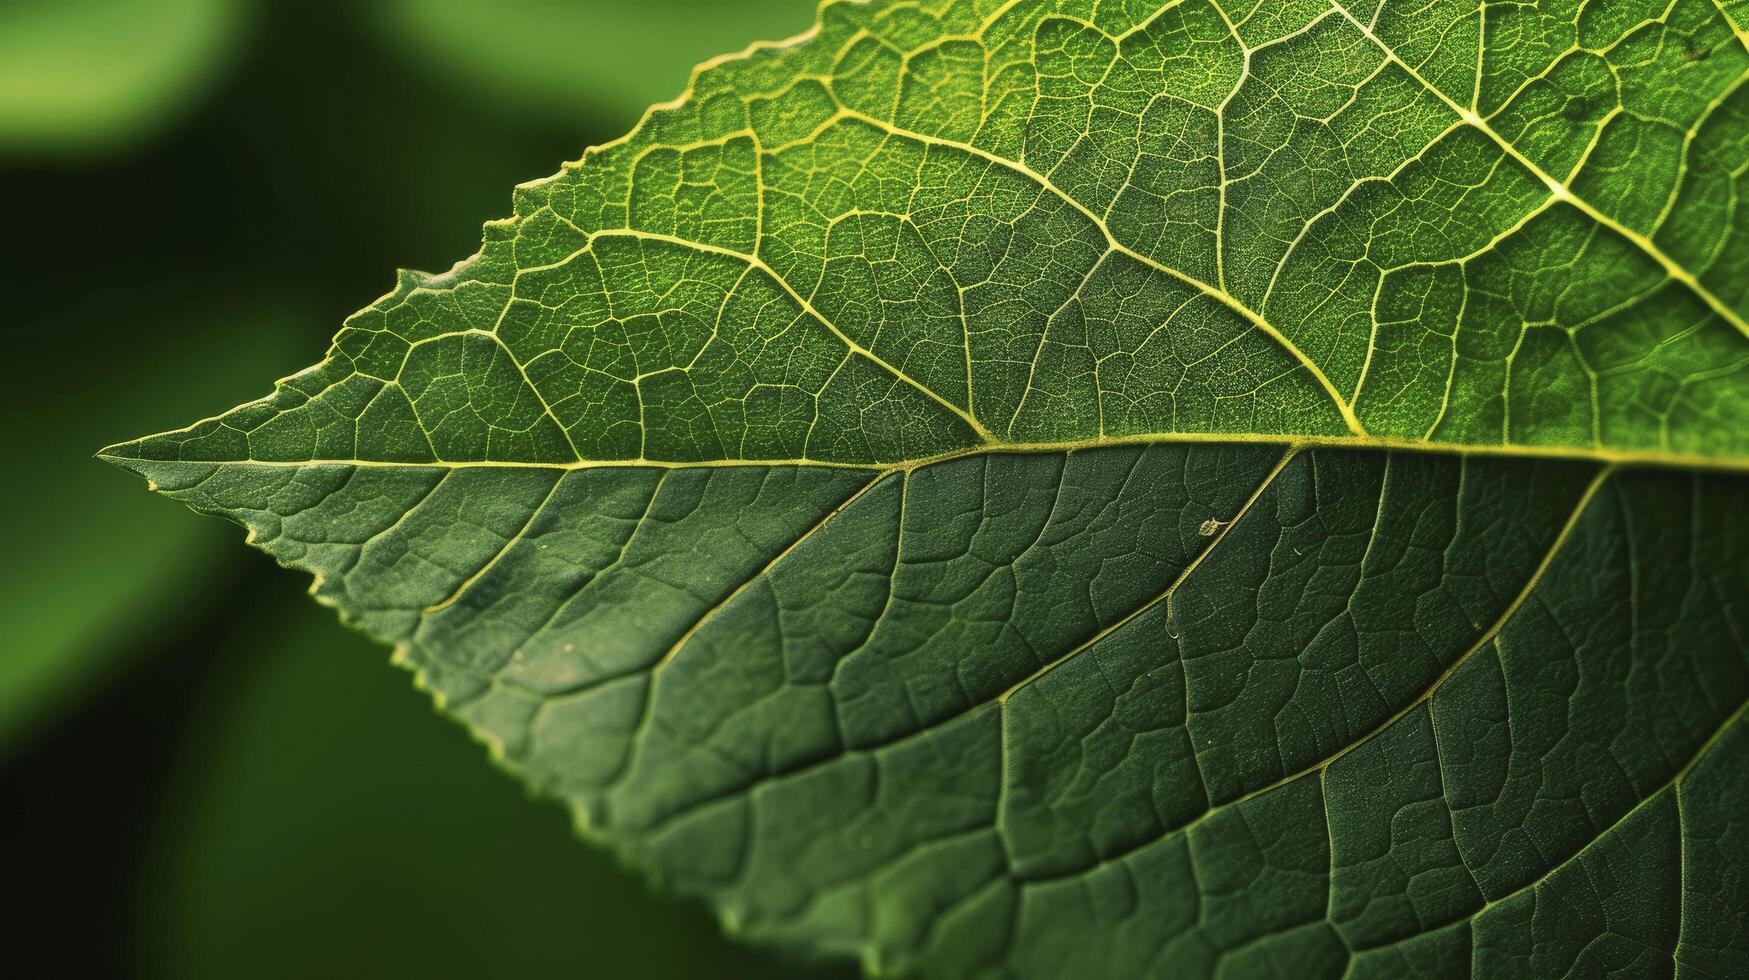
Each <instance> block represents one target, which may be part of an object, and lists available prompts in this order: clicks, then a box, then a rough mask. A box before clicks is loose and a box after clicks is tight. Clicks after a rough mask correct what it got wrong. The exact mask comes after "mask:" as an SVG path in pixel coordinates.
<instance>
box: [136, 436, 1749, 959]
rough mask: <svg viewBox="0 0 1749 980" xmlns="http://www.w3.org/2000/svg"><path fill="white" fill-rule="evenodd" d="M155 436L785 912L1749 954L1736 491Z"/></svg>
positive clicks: (1722, 482) (571, 800) (736, 895)
mask: <svg viewBox="0 0 1749 980" xmlns="http://www.w3.org/2000/svg"><path fill="white" fill-rule="evenodd" d="M125 465H128V466H129V467H131V468H133V469H135V470H137V471H139V472H141V473H142V474H143V475H145V476H147V477H148V478H150V479H151V480H153V481H154V482H155V483H156V484H157V485H158V487H159V488H160V489H161V490H163V491H165V492H167V493H169V494H170V495H172V496H174V497H177V498H178V499H181V500H183V501H185V502H187V503H189V504H190V505H192V506H194V507H196V508H197V509H200V510H204V511H211V512H216V513H220V514H223V515H225V516H227V517H230V518H232V519H234V520H237V521H239V522H241V523H243V524H245V525H247V526H248V527H249V528H250V530H251V532H252V534H253V535H254V537H255V543H256V544H257V545H259V546H260V547H263V548H265V549H266V550H268V551H269V552H271V553H272V554H274V555H275V556H276V557H277V558H278V559H279V560H280V561H282V562H284V563H286V564H288V565H290V566H293V567H296V568H301V569H304V570H307V571H310V572H312V573H315V574H316V576H317V577H318V586H317V595H318V596H319V597H320V598H322V599H323V600H324V601H328V602H331V603H333V604H336V605H338V606H339V608H340V610H341V612H342V613H343V614H344V615H345V616H346V617H347V618H348V619H350V620H351V621H353V622H354V623H356V624H358V625H360V626H362V627H363V628H365V629H367V630H369V631H370V632H372V633H374V634H376V635H378V636H379V637H381V638H382V639H384V640H386V641H389V642H393V643H395V644H396V645H397V649H398V651H399V656H400V658H401V659H402V660H404V661H405V662H406V663H407V664H408V665H410V666H411V667H413V668H414V669H416V670H417V671H418V672H419V673H420V675H421V678H422V682H423V684H424V685H426V686H427V687H428V688H430V689H431V690H432V691H433V692H434V693H435V694H436V695H437V696H438V698H439V699H440V701H441V702H442V703H443V704H444V705H445V706H446V708H447V710H449V711H450V712H451V713H453V714H454V715H456V716H457V717H459V718H461V719H463V720H465V721H466V722H467V723H468V724H469V726H470V727H472V728H473V729H474V730H475V731H476V733H477V734H479V735H480V736H481V737H482V738H484V739H486V740H487V741H488V742H489V744H490V745H491V746H492V747H493V750H494V752H495V753H496V754H497V755H498V756H499V757H500V758H501V760H502V762H503V763H504V764H505V765H506V766H508V767H509V768H511V769H513V770H515V771H517V772H519V773H521V774H522V775H524V776H525V777H526V778H527V779H528V780H529V781H530V782H531V783H532V784H533V785H534V786H536V787H537V788H538V789H539V790H540V791H541V792H543V793H545V794H547V795H550V796H553V797H556V798H559V799H561V800H563V801H564V802H565V803H567V804H568V805H569V806H570V807H571V808H572V809H573V811H574V812H575V813H576V815H577V818H578V820H579V822H580V824H582V825H583V826H584V827H585V829H586V832H587V833H589V834H590V835H592V836H595V837H598V838H600V839H602V840H605V841H607V842H609V843H610V844H611V845H612V846H614V847H615V848H617V849H619V850H620V851H621V852H622V853H624V854H626V855H628V856H629V857H631V858H632V859H633V860H634V861H635V862H636V863H638V864H639V865H641V866H644V867H648V868H651V869H653V870H654V871H655V872H656V873H657V874H658V875H659V876H660V877H661V878H662V879H663V880H664V881H666V882H667V883H669V884H672V885H674V886H677V887H680V888H682V889H685V890H687V891H690V892H697V893H703V894H706V895H709V896H710V897H711V898H712V899H713V901H715V902H716V903H717V904H718V906H719V907H720V908H721V909H722V910H723V911H724V914H725V916H726V918H727V919H728V920H729V922H730V923H731V924H732V925H733V926H734V927H735V928H736V929H738V930H740V931H742V932H744V933H746V934H748V935H750V936H753V937H756V938H759V939H766V940H782V941H791V942H799V943H805V944H808V945H810V946H813V947H815V948H822V949H828V950H841V951H850V952H857V953H860V954H861V955H863V956H864V957H865V958H866V959H867V960H868V961H869V962H870V963H872V964H873V965H875V966H877V967H879V968H881V969H883V970H893V971H899V972H907V971H920V972H925V973H931V974H939V975H943V976H967V975H980V974H985V973H988V974H991V975H998V974H1001V975H1022V976H1039V977H1052V976H1137V975H1165V976H1204V975H1223V976H1255V975H1281V976H1295V977H1302V976H1332V977H1334V976H1339V975H1342V974H1343V973H1344V971H1345V970H1346V971H1351V973H1352V975H1354V976H1360V977H1398V976H1403V975H1423V974H1425V975H1430V976H1447V975H1450V976H1460V975H1467V974H1469V973H1471V972H1472V971H1474V972H1476V973H1480V974H1483V975H1489V976H1552V975H1563V974H1571V975H1577V976H1601V975H1614V974H1621V975H1650V974H1656V973H1667V972H1669V970H1670V967H1671V964H1672V962H1673V958H1674V962H1675V963H1676V964H1678V967H1679V970H1680V971H1681V972H1687V971H1692V973H1693V975H1696V976H1706V975H1733V974H1740V973H1742V972H1744V971H1745V970H1749V919H1746V917H1749V912H1746V911H1745V910H1746V909H1749V885H1746V884H1745V882H1744V879H1743V878H1742V875H1741V871H1740V869H1741V867H1742V862H1743V859H1744V856H1745V855H1746V854H1749V823H1746V822H1745V821H1744V820H1743V819H1742V816H1741V814H1742V813H1743V812H1745V810H1746V809H1749V796H1746V789H1745V785H1744V781H1743V780H1742V778H1741V774H1742V773H1743V772H1744V771H1745V769H1744V767H1745V765H1749V726H1744V725H1743V724H1742V723H1741V718H1742V713H1743V706H1744V704H1745V700H1746V698H1749V647H1746V646H1745V642H1744V638H1745V637H1749V562H1746V561H1745V559H1744V556H1745V555H1749V523H1746V521H1745V515H1749V485H1746V484H1745V483H1744V481H1743V480H1742V479H1741V478H1739V477H1735V476H1729V475H1710V474H1705V473H1678V472H1669V471H1648V470H1635V469H1625V470H1623V469H1610V468H1607V467H1602V466H1601V465H1600V464H1596V463H1585V462H1576V461H1550V460H1530V459H1512V458H1505V457H1483V456H1455V455H1438V454H1426V453H1389V452H1384V451H1377V450H1366V451H1361V450H1337V449H1301V450H1297V451H1296V450H1291V449H1288V448H1286V447H1281V446H1274V445H1269V444H1262V443H1235V444H1202V443H1173V442H1158V443H1154V444H1149V445H1132V446H1113V447H1105V448H1098V449H1086V450H1078V451H1073V452H1030V453H1023V452H984V453H973V454H969V455H965V456H961V457H957V458H951V459H946V460H942V461H939V462H934V463H929V464H926V465H920V466H915V467H908V468H900V469H897V470H891V471H873V470H866V471H865V470H859V469H853V468H833V467H814V466H794V465H771V466H766V465H737V466H711V467H688V466H642V465H628V466H614V467H585V468H567V467H538V466H522V467H518V466H494V465H479V466H454V465H452V466H424V467H420V466H368V465H341V464H308V465H286V466H276V465H270V464H262V463H217V464H215V463H187V462H143V461H129V462H127V463H126V464H125Z"/></svg>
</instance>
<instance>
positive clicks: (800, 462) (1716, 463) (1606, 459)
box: [98, 432, 1749, 473]
mask: <svg viewBox="0 0 1749 980" xmlns="http://www.w3.org/2000/svg"><path fill="white" fill-rule="evenodd" d="M155 438H160V437H159V436H148V437H146V439H147V440H150V439H155ZM1178 443H1182V444H1222V443H1225V444H1231V445H1257V444H1265V445H1273V446H1281V447H1283V448H1284V449H1287V448H1291V449H1301V450H1304V449H1351V450H1378V451H1390V452H1407V453H1420V454H1428V455H1444V456H1475V457H1483V458H1487V457H1501V458H1508V459H1548V460H1570V461H1578V462H1595V463H1605V464H1613V465H1616V466H1623V467H1662V468H1667V469H1684V470H1703V471H1715V472H1726V473H1749V456H1738V455H1727V456H1707V455H1702V454H1699V453H1680V452H1669V451H1662V450H1634V449H1619V450H1618V449H1602V448H1586V447H1579V446H1531V445H1487V444H1473V443H1441V442H1428V441H1424V440H1419V439H1395V438H1390V437H1384V436H1349V435H1327V436H1304V435H1294V434H1289V433H1220V432H1161V433H1143V434H1136V435H1129V436H1102V437H1099V438H1094V439H1078V440H1064V441H1060V442H999V441H993V442H990V443H986V444H978V445H972V446H968V447H963V448H958V449H953V450H948V451H945V452H941V453H936V454H934V455H931V456H920V457H917V458H915V459H908V460H898V461H891V462H869V463H857V462H844V461H838V460H829V459H797V458H779V457H771V458H762V459H702V460H669V459H595V460H578V461H571V460H554V461H520V460H423V461H416V460H387V459H346V458H321V459H301V460H258V459H145V458H141V457H137V456H127V455H124V454H123V453H121V452H117V451H113V450H121V449H124V448H125V447H122V446H117V447H112V449H111V450H105V451H104V452H103V453H100V454H99V457H98V458H100V459H103V460H106V461H108V462H112V463H119V464H123V465H126V464H129V463H139V464H147V465H159V466H164V465H173V466H258V467H291V468H296V467H304V466H359V467H383V468H390V469H543V470H586V469H611V468H667V469H713V468H718V467H747V466H753V467H777V466H791V467H809V468H819V469H847V470H863V471H868V472H873V473H891V472H901V471H905V470H913V469H918V468H920V467H924V466H931V465H934V464H936V463H945V462H949V461H951V460H955V459H963V458H965V457H968V456H981V455H994V454H1028V453H1067V452H1081V451H1086V450H1091V449H1103V448H1109V447H1123V446H1150V445H1161V444H1178Z"/></svg>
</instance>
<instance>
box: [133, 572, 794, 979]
mask: <svg viewBox="0 0 1749 980" xmlns="http://www.w3.org/2000/svg"><path fill="white" fill-rule="evenodd" d="M291 598H292V597H289V596H288V597H286V600H289V599H291ZM254 605H255V608H251V609H248V610H240V611H238V617H237V618H238V622H239V623H242V622H248V623H250V624H252V625H251V627H250V630H249V635H248V636H246V637H245V636H240V635H235V634H233V635H231V636H230V637H228V638H226V637H222V636H221V637H218V638H215V641H216V642H220V643H221V644H222V645H224V646H225V647H226V649H225V653H224V658H223V659H225V660H226V661H228V663H227V664H226V666H225V667H224V668H222V672H221V674H220V675H219V676H217V677H215V678H214V681H213V683H212V684H211V686H210V688H209V689H208V690H207V691H206V693H205V694H204V695H203V697H202V701H201V703H200V704H199V706H198V707H197V709H196V711H195V713H194V714H193V716H192V717H191V718H190V719H189V722H188V726H187V733H186V738H187V744H186V746H185V748H184V751H183V752H182V753H181V763H180V765H179V766H178V768H177V770H176V771H175V772H174V773H172V776H171V783H170V790H169V792H168V794H167V796H166V805H165V808H164V809H163V811H161V812H160V813H159V814H157V815H156V818H155V821H154V823H155V825H156V826H157V827H158V828H159V831H158V833H157V834H156V837H155V839H154V841H153V843H152V845H151V847H150V849H149V852H148V854H147V860H146V863H145V866H144V867H145V870H144V877H143V879H142V880H141V882H140V886H141V887H140V889H139V898H140V902H141V909H140V920H139V921H140V925H141V933H140V935H141V939H142V955H143V957H144V959H145V964H146V971H145V972H146V973H147V974H148V975H154V976H163V977H174V978H177V980H206V978H213V980H220V978H223V980H229V978H234V977H252V978H272V977H287V978H306V977H318V976H334V975H336V974H342V975H346V976H360V977H402V976H418V977H428V978H447V977H493V976H506V977H509V976H515V977H549V976H580V975H589V976H600V977H648V978H667V977H673V978H682V977H705V976H709V977H721V978H725V980H726V978H735V977H748V978H754V977H758V978H765V977H775V976H784V975H789V974H791V973H793V974H794V975H796V976H804V975H812V971H808V970H804V969H802V968H800V967H799V966H798V967H796V968H794V969H793V970H792V969H791V967H790V965H789V964H787V963H783V962H774V961H772V960H770V959H768V958H767V957H765V956H763V955H760V954H759V953H757V952H752V951H748V950H746V949H744V948H742V947H739V946H736V945H733V944H730V943H729V942H728V941H727V940H725V939H724V938H723V937H722V936H721V935H720V933H719V931H718V929H717V927H716V925H715V923H713V922H712V921H711V919H710V917H709V916H708V915H707V914H706V913H705V911H704V910H703V909H702V908H698V907H695V906H681V905H675V904H673V903H671V902H668V901H664V900H662V899H660V898H658V897H656V896H654V895H652V894H650V892H649V890H648V888H647V887H645V886H644V885H643V884H642V883H641V882H640V881H638V880H637V879H636V877H634V876H633V875H632V874H631V873H630V872H628V871H625V870H623V869H620V868H618V867H616V866H614V864H613V862H612V861H611V860H610V859H609V858H608V857H607V856H606V855H603V854H601V853H599V852H591V851H588V850H586V849H583V848H579V847H577V846H576V845H575V844H574V842H573V841H572V840H571V832H570V828H569V827H568V826H567V821H566V819H565V815H564V814H563V812H562V811H560V810H559V809H557V808H554V807H548V806H531V805H529V803H528V802H527V800H526V798H525V797H524V795H523V794H522V793H521V792H519V791H518V790H517V788H516V786H515V785H514V784H513V783H511V782H509V781H507V780H505V779H502V778H501V777H499V776H498V775H497V774H495V773H493V772H492V771H491V770H490V768H489V767H486V766H483V765H481V764H480V753H479V749H478V747H477V746H475V745H473V744H472V743H470V742H469V741H468V738H467V736H466V734H465V733H463V732H462V731H461V730H460V729H458V728H456V727H455V726H454V725H452V724H449V723H447V722H445V721H444V720H443V719H441V718H439V717H438V716H437V715H436V714H434V713H433V712H432V711H431V710H430V709H429V707H427V706H426V705H424V704H422V703H420V702H419V701H418V700H416V699H413V698H409V697H407V696H406V678H405V675H404V674H402V673H401V672H400V671H398V670H395V669H393V668H392V667H390V666H389V664H387V663H386V662H385V658H384V657H383V655H382V651H381V648H380V647H376V646H374V645H373V644H371V643H370V642H369V641H367V640H365V639H364V638H363V637H360V636H357V635H355V634H347V633H342V632H337V631H335V630H334V629H333V627H332V622H331V620H330V619H329V617H327V616H325V615H323V614H322V613H321V612H320V611H319V610H316V609H314V608H313V607H309V606H307V605H305V604H302V603H297V604H295V605H294V604H292V603H290V602H288V601H285V600H278V601H276V600H273V599H262V600H260V601H258V602H256V603H255V604H254ZM262 638H267V639H268V642H266V643H265V644H264V643H262V642H261V639H262ZM311 937H320V941H318V942H312V941H311ZM582 951H587V952H586V953H583V952H582ZM580 955H585V956H586V958H587V961H588V967H587V970H584V971H581V972H580V971H579V968H578V962H579V956H580Z"/></svg>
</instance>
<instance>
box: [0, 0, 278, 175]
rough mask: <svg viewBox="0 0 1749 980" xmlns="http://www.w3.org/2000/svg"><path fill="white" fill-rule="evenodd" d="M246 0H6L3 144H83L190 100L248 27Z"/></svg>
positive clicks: (117, 139)
mask: <svg viewBox="0 0 1749 980" xmlns="http://www.w3.org/2000/svg"><path fill="white" fill-rule="evenodd" d="M245 15H246V8H245V4H244V3H242V2H241V0H8V2H6V3H3V4H0V152H26V153H45V152H46V153H55V154H62V153H77V152H89V151H94V150H100V149H104V148H109V147H114V146H116V145H119V144H122V143H126V142H128V141H129V140H131V139H135V138H138V137H140V136H143V135H146V134H148V133H150V132H151V131H152V130H154V129H155V128H156V127H159V126H161V125H163V124H164V122H165V121H166V120H168V119H170V118H172V117H173V116H175V115H176V114H177V113H178V112H179V111H180V110H182V109H184V108H186V107H187V106H188V105H189V104H190V103H191V102H192V101H193V100H194V99H195V98H196V97H197V96H198V95H199V94H200V92H201V90H202V87H203V86H204V85H206V84H207V82H208V81H209V80H210V79H211V78H212V77H213V75H214V74H215V73H216V71H217V70H218V69H219V68H221V67H222V66H223V64H224V62H225V60H226V57H227V55H228V54H229V53H230V51H231V49H232V47H233V46H234V44H235V43H236V41H237V39H238V38H239V36H240V35H241V33H242V26H243V21H244V19H245Z"/></svg>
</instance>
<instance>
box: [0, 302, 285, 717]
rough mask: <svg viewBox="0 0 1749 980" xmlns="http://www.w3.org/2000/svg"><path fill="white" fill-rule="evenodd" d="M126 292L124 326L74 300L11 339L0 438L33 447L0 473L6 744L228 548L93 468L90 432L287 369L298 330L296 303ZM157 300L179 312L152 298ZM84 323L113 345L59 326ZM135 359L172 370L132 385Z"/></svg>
mask: <svg viewBox="0 0 1749 980" xmlns="http://www.w3.org/2000/svg"><path fill="white" fill-rule="evenodd" d="M132 303H137V304H138V305H137V306H135V305H132ZM132 303H130V304H128V305H127V306H126V309H127V312H126V314H125V315H126V324H127V327H128V329H127V330H125V331H123V330H119V329H116V328H117V326H118V322H119V321H118V319H117V318H118V314H117V312H116V310H117V309H118V308H119V307H118V306H115V305H109V304H80V305H77V306H76V307H75V309H76V311H77V312H76V313H74V314H70V315H68V316H64V317H57V318H53V319H47V320H43V321H41V322H39V323H37V324H36V336H39V337H41V338H43V339H42V340H41V341H40V342H38V343H35V344H16V345H14V347H13V350H12V352H11V355H12V358H13V359H12V361H11V364H10V367H11V368H12V369H13V370H14V371H15V372H16V374H15V376H14V378H15V380H14V381H13V382H12V384H11V385H10V387H9V388H8V389H7V391H5V392H4V393H3V394H0V409H3V411H0V445H4V446H5V447H6V451H7V452H8V453H9V454H14V455H15V456H16V457H17V458H19V459H28V460H30V461H31V469H32V473H33V478H32V479H31V480H29V481H23V480H5V481H0V507H4V508H5V510H6V512H7V513H8V514H9V515H11V517H10V518H9V519H8V520H6V521H4V522H0V555H6V556H8V559H9V560H8V561H7V562H6V567H5V570H4V571H3V572H0V576H3V578H4V583H5V584H4V587H0V651H4V655H0V745H4V746H8V747H11V746H15V745H17V744H18V743H19V739H18V735H19V733H20V731H21V729H23V728H25V727H27V726H30V725H31V724H32V723H33V722H34V721H38V720H42V719H46V718H48V717H50V716H52V715H53V714H54V713H55V712H57V711H58V710H60V709H61V707H63V706H64V705H65V704H66V703H67V702H68V701H69V699H71V698H74V697H76V696H77V695H78V693H79V692H80V690H81V688H82V687H83V686H84V685H85V684H87V683H88V682H91V681H94V680H96V679H97V678H99V677H100V676H102V675H103V674H104V672H105V671H106V669H108V668H109V667H111V666H113V665H114V664H115V662H116V659H117V658H118V657H122V656H125V655H127V654H128V653H130V652H132V651H133V650H134V649H135V648H136V646H137V645H138V642H139V640H140V638H141V636H142V634H144V633H148V632H150V631H151V630H152V629H153V628H154V626H155V625H156V624H158V623H159V622H161V621H163V620H164V619H165V618H167V617H169V616H173V615H176V614H178V613H179V612H181V611H184V610H187V609H189V608H191V607H193V606H198V604H199V602H200V596H199V595H192V596H191V595H188V594H187V583H188V582H189V581H198V580H199V579H200V578H201V576H202V574H203V571H204V570H205V569H208V568H211V567H213V566H214V565H215V564H218V563H221V562H223V561H224V558H223V553H222V550H221V546H222V545H223V544H224V543H225V539H226V536H225V535H223V534H214V533H211V532H210V531H209V530H208V529H205V528H193V527H189V526H187V522H182V521H171V520H166V519H165V515H163V514H161V513H159V512H158V511H157V510H156V509H155V508H151V507H142V506H139V505H138V504H136V503H135V502H133V501H130V500H129V499H128V496H129V495H127V494H120V493H117V492H115V491H116V487H115V486H114V485H112V484H111V483H110V481H109V480H93V479H92V475H93V473H94V472H96V470H94V468H93V467H94V465H95V464H93V462H92V460H91V454H90V453H89V452H88V451H87V448H86V444H87V442H88V441H89V440H91V439H97V438H101V435H100V434H101V433H103V432H105V431H112V430H113V429H114V427H115V426H116V425H119V424H123V423H124V421H125V420H129V419H132V418H136V417H139V416H141V415H146V416H151V417H155V418H163V419H166V420H168V419H173V418H176V417H177V416H178V415H181V414H185V413H187V412H193V411H199V410H200V407H201V406H203V405H209V404H211V399H213V398H215V397H226V396H240V395H242V394H243V393H245V392H247V391H248V390H249V387H250V385H249V383H248V380H247V379H248V378H249V377H250V376H251V375H254V374H257V373H258V372H261V371H273V372H280V371H283V370H284V369H285V366H286V365H287V363H288V361H287V358H288V356H289V355H290V352H291V351H292V350H294V349H295V347H296V344H297V342H298V341H299V340H300V339H301V338H302V337H303V336H304V333H303V332H302V331H300V330H299V329H298V323H299V321H298V320H297V319H296V318H295V317H294V316H292V315H289V314H283V313H279V312H276V311H274V310H272V309H271V308H269V309H238V308H237V307H236V306H235V305H232V304H218V305H216V306H214V305H211V304H208V305H203V304H200V303H193V302H187V301H186V300H184V301H180V302H178V301H172V300H168V299H162V298H151V297H150V294H149V293H147V294H135V295H134V296H133V297H132ZM164 305H173V306H177V307H179V308H180V309H182V310H183V311H184V315H183V316H182V317H178V318H166V317H164V316H162V315H161V314H160V313H158V312H155V311H156V310H159V309H162V308H163V306H164ZM93 332H95V333H97V334H99V335H101V336H103V337H104V342H103V345H102V346H103V347H104V348H105V349H107V350H109V351H111V352H113V353H115V354H117V355H120V356H116V357H108V356H105V357H93V356H92V353H93V349H94V348H93V347H91V346H84V345H77V344H71V343H67V342H66V338H69V337H74V336H78V335H80V334H81V333H84V334H86V335H90V334H91V333H93ZM141 365H157V366H158V367H159V368H160V369H162V370H164V371H167V372H173V373H176V374H178V375H179V380H178V382H177V383H176V384H174V385H168V386H163V387H154V388H143V387H141V386H139V385H138V384H135V383H133V380H132V372H133V371H135V370H137V369H138V368H139V367H140V366H141ZM188 365H197V367H195V368H194V369H192V370H190V369H189V368H188ZM69 379H77V383H76V384H72V383H68V381H69ZM44 420H52V423H53V424H52V425H44V424H42V423H43V421H44Z"/></svg>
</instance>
